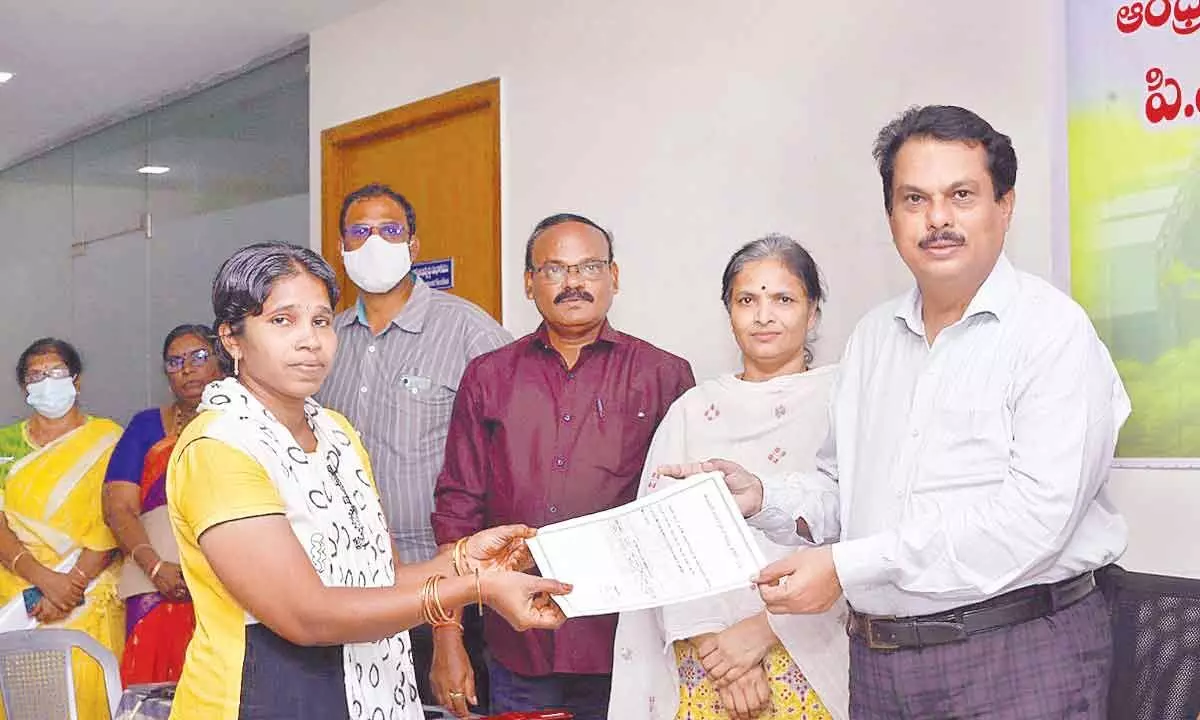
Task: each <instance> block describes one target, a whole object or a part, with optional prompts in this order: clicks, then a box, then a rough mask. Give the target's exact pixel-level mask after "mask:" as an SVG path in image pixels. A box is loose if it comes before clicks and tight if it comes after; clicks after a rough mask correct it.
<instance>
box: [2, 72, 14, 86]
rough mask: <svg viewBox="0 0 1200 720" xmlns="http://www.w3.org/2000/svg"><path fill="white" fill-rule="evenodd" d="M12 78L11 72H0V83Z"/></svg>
mask: <svg viewBox="0 0 1200 720" xmlns="http://www.w3.org/2000/svg"><path fill="white" fill-rule="evenodd" d="M12 79H13V74H12V73H10V72H0V85H3V84H4V83H6V82H8V81H9V80H12Z"/></svg>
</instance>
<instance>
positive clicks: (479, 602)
mask: <svg viewBox="0 0 1200 720" xmlns="http://www.w3.org/2000/svg"><path fill="white" fill-rule="evenodd" d="M475 610H476V612H478V613H479V617H483V586H482V585H480V583H479V568H475Z"/></svg>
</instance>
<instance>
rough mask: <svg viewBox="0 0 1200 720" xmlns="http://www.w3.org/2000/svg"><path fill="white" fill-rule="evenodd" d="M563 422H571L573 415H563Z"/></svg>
mask: <svg viewBox="0 0 1200 720" xmlns="http://www.w3.org/2000/svg"><path fill="white" fill-rule="evenodd" d="M563 422H571V413H563Z"/></svg>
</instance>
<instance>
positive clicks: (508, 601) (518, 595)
mask: <svg viewBox="0 0 1200 720" xmlns="http://www.w3.org/2000/svg"><path fill="white" fill-rule="evenodd" d="M480 588H481V589H482V593H483V602H485V603H486V604H487V605H488V607H490V608H492V609H493V610H495V611H496V612H497V613H498V614H499V615H500V617H502V618H504V620H505V621H506V622H508V624H509V625H512V626H513V629H514V630H517V631H518V632H524V631H526V630H554V629H556V628H558V627H559V626H561V625H562V624H563V623H564V622H566V621H567V616H566V615H564V614H563V611H562V608H560V607H559V606H558V604H557V603H555V602H554V599H553V597H552V596H553V595H566V594H567V593H569V592H571V586H570V585H568V584H566V583H561V582H559V581H557V580H551V579H549V578H543V577H538V576H536V575H526V574H525V573H520V572H511V571H499V572H494V573H488V574H487V575H484V576H481V577H480Z"/></svg>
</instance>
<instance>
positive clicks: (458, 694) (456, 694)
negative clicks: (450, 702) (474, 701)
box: [450, 690, 466, 698]
mask: <svg viewBox="0 0 1200 720" xmlns="http://www.w3.org/2000/svg"><path fill="white" fill-rule="evenodd" d="M450 697H452V698H460V697H466V695H464V694H463V693H460V692H455V691H453V690H451V691H450Z"/></svg>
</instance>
